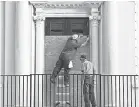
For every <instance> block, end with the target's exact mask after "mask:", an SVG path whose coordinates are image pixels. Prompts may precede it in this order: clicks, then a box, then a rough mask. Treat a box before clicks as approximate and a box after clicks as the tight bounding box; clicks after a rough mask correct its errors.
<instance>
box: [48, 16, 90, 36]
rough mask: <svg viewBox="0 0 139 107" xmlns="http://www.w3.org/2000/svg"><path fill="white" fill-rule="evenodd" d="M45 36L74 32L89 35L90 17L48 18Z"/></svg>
mask: <svg viewBox="0 0 139 107" xmlns="http://www.w3.org/2000/svg"><path fill="white" fill-rule="evenodd" d="M45 29H46V30H45V36H56V35H57V36H66V35H72V34H74V33H83V34H84V35H89V18H88V17H83V18H81V17H79V18H78V17H76V18H71V17H70V18H69V17H68V18H63V17H62V18H60V17H59V18H46V20H45Z"/></svg>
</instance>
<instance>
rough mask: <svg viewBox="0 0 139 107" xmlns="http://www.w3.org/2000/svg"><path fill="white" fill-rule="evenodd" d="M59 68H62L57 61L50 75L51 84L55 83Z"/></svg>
mask: <svg viewBox="0 0 139 107" xmlns="http://www.w3.org/2000/svg"><path fill="white" fill-rule="evenodd" d="M61 68H62V60H60V59H59V60H58V61H57V62H56V66H55V68H54V70H53V73H52V76H51V82H52V83H55V78H56V76H57V75H58V73H59V72H60V70H61Z"/></svg>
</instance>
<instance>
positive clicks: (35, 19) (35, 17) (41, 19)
mask: <svg viewBox="0 0 139 107" xmlns="http://www.w3.org/2000/svg"><path fill="white" fill-rule="evenodd" d="M33 20H34V21H44V20H45V17H44V16H33Z"/></svg>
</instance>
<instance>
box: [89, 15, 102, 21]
mask: <svg viewBox="0 0 139 107" xmlns="http://www.w3.org/2000/svg"><path fill="white" fill-rule="evenodd" d="M89 20H93V21H99V20H101V16H100V15H91V16H89Z"/></svg>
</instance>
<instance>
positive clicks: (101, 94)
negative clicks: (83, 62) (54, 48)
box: [0, 74, 139, 107]
mask: <svg viewBox="0 0 139 107" xmlns="http://www.w3.org/2000/svg"><path fill="white" fill-rule="evenodd" d="M63 76H64V75H58V77H57V80H56V84H55V85H54V84H52V83H51V82H50V74H31V75H1V76H0V84H1V88H0V98H1V101H0V107H13V106H17V107H31V106H32V107H85V105H84V95H83V81H82V76H83V75H81V74H70V83H69V87H65V86H64V79H63ZM94 76H95V85H94V92H95V97H96V98H95V99H96V103H97V107H139V105H138V102H137V101H139V99H138V85H139V83H138V82H137V78H138V76H137V75H101V74H96V75H94Z"/></svg>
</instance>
